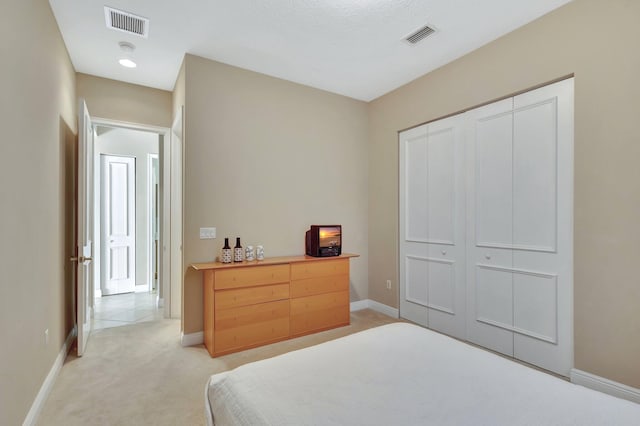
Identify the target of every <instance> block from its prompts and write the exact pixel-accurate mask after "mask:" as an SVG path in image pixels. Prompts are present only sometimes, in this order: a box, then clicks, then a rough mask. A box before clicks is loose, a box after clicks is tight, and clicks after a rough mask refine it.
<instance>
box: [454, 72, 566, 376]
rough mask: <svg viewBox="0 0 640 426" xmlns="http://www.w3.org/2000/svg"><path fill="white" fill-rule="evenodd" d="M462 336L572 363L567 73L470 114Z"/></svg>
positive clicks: (546, 363)
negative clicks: (559, 79)
mask: <svg viewBox="0 0 640 426" xmlns="http://www.w3.org/2000/svg"><path fill="white" fill-rule="evenodd" d="M469 117H470V120H469V123H470V130H469V140H470V141H472V143H471V144H470V145H469V150H470V154H471V156H470V169H471V170H473V176H475V180H474V181H470V183H469V187H468V190H469V193H468V207H469V210H468V222H467V224H468V229H469V234H468V235H469V241H468V248H469V252H468V253H469V254H468V257H469V259H470V262H469V265H468V271H467V275H468V281H467V286H468V300H467V302H468V324H467V327H468V339H469V340H470V341H472V342H474V343H477V344H480V345H482V346H486V347H489V348H491V349H494V350H496V351H499V352H502V353H505V354H508V355H512V356H515V357H516V358H519V359H522V360H524V361H527V362H530V363H532V364H535V365H538V366H541V367H543V368H546V369H549V370H552V371H555V372H557V373H560V374H563V375H568V373H569V369H570V368H571V366H572V363H573V331H572V315H573V309H572V295H573V288H572V282H573V278H572V267H573V258H572V245H573V234H572V229H573V224H572V215H573V211H572V205H573V201H572V200H573V134H572V129H573V80H572V79H571V80H565V81H562V82H559V83H556V84H553V85H549V86H545V87H543V88H541V89H537V90H534V91H531V92H528V93H525V94H523V95H520V96H517V97H515V98H513V99H509V100H505V101H502V102H499V103H496V104H491V105H488V106H486V107H483V108H479V109H477V110H474V111H471V112H469Z"/></svg>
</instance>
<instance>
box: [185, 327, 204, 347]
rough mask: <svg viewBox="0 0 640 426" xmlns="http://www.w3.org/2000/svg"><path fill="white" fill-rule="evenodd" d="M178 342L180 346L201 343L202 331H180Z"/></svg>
mask: <svg viewBox="0 0 640 426" xmlns="http://www.w3.org/2000/svg"><path fill="white" fill-rule="evenodd" d="M180 343H182V346H195V345H201V344H203V343H204V331H198V332H197V333H191V334H184V333H180Z"/></svg>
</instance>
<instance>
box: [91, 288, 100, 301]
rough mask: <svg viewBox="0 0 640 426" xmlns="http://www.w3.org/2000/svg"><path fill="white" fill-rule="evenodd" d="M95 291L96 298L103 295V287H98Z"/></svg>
mask: <svg viewBox="0 0 640 426" xmlns="http://www.w3.org/2000/svg"><path fill="white" fill-rule="evenodd" d="M93 293H94V294H93V297H94V298H96V299H98V298H100V297H102V290H101V289H99V288H96V289H95V290H94V291H93Z"/></svg>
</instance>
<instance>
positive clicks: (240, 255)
mask: <svg viewBox="0 0 640 426" xmlns="http://www.w3.org/2000/svg"><path fill="white" fill-rule="evenodd" d="M243 259H244V252H243V251H242V246H241V245H240V237H236V246H235V247H234V248H233V261H234V262H242V260H243Z"/></svg>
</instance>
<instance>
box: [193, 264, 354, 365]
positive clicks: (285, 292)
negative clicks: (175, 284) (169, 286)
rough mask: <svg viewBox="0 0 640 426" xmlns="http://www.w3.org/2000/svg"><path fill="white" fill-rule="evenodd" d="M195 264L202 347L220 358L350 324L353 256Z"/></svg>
mask: <svg viewBox="0 0 640 426" xmlns="http://www.w3.org/2000/svg"><path fill="white" fill-rule="evenodd" d="M357 256H358V255H357V254H349V253H345V254H342V255H341V256H336V257H310V256H289V257H272V258H267V259H265V260H261V261H252V262H241V263H219V262H212V263H194V264H192V265H191V267H192V268H194V269H195V270H198V271H202V272H203V284H204V344H205V346H206V348H207V350H208V351H209V354H211V356H214V357H215V356H219V355H224V354H228V353H232V352H238V351H241V350H244V349H248V348H253V347H256V346H261V345H265V344H269V343H273V342H277V341H280V340H285V339H289V338H293V337H298V336H303V335H305V334H311V333H315V332H318V331H322V330H328V329H331V328H336V327H340V326H344V325H348V324H349V258H351V257H357Z"/></svg>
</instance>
